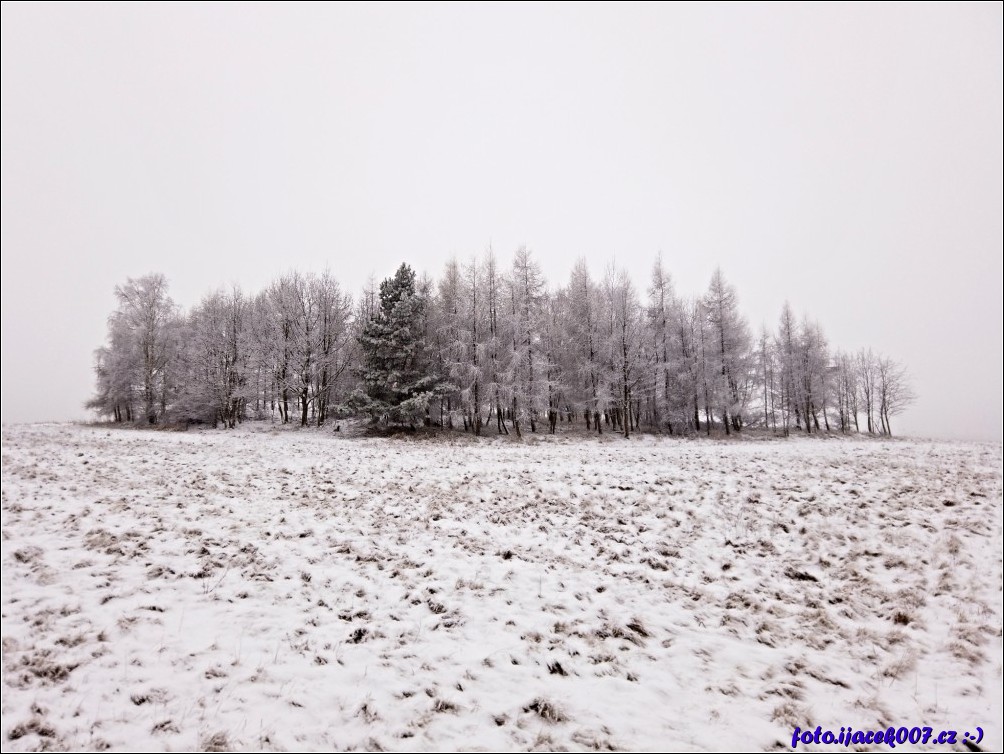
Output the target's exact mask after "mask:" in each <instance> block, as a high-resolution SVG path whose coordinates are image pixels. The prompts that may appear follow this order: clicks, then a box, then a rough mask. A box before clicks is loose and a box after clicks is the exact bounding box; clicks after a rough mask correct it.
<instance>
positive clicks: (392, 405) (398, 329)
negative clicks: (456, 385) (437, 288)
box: [351, 264, 452, 426]
mask: <svg viewBox="0 0 1004 754" xmlns="http://www.w3.org/2000/svg"><path fill="white" fill-rule="evenodd" d="M427 306H428V301H427V300H426V297H425V296H424V295H422V293H421V292H420V291H419V290H418V289H417V286H416V281H415V273H414V271H413V270H412V269H411V268H410V267H409V266H408V265H406V264H402V265H401V266H400V267H399V268H398V271H397V272H396V273H395V274H394V277H392V278H387V279H386V280H384V281H383V282H382V283H381V284H380V306H379V309H377V311H376V314H375V316H374V317H373V318H372V319H371V320H370V321H369V322H367V323H366V325H365V326H364V327H363V330H362V333H361V334H360V335H359V344H360V346H361V347H362V356H363V366H362V369H361V370H360V374H359V377H360V379H361V381H362V386H361V388H360V389H359V390H357V391H356V393H355V394H354V395H353V397H352V401H351V402H352V404H353V406H354V407H355V408H356V409H357V410H359V411H362V412H364V413H367V414H369V416H370V418H371V419H373V421H374V422H378V423H381V424H388V423H389V424H408V425H411V426H414V425H415V423H416V421H418V420H419V419H420V418H421V417H425V416H426V415H427V410H428V405H429V402H430V401H431V400H433V399H436V398H438V397H439V396H440V395H441V394H444V393H446V392H449V390H451V389H452V388H451V386H449V385H446V384H444V383H443V381H442V380H441V379H440V377H439V375H437V374H436V373H435V370H434V369H433V364H432V359H431V357H430V353H429V348H428V346H427V344H426V341H425V327H424V325H425V320H426V314H427V312H426V307H427Z"/></svg>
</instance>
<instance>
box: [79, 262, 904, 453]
mask: <svg viewBox="0 0 1004 754" xmlns="http://www.w3.org/2000/svg"><path fill="white" fill-rule="evenodd" d="M115 295H116V299H117V302H118V305H117V307H116V309H115V311H114V312H113V313H112V314H111V316H110V317H109V319H108V337H107V342H106V344H105V345H104V346H103V347H101V348H99V349H98V350H97V352H96V360H95V370H96V376H97V391H96V394H95V396H94V397H93V398H92V399H91V400H90V401H89V402H88V404H87V405H88V407H89V408H92V409H94V410H95V411H97V412H98V413H99V414H100V415H103V416H106V417H109V418H111V419H113V420H114V421H116V422H131V423H137V424H161V423H193V422H199V423H209V424H213V425H219V424H223V425H224V426H226V427H231V428H232V427H234V426H236V425H237V423H239V422H242V421H244V420H247V419H264V418H272V419H274V420H276V421H281V422H282V423H290V422H298V423H299V424H300V425H302V426H307V425H310V424H313V425H316V426H323V425H325V424H326V423H329V422H330V421H331V419H332V418H333V417H341V416H347V415H365V416H368V417H369V418H370V419H371V420H373V421H374V422H376V423H384V424H388V423H396V424H406V425H412V426H414V425H417V424H426V425H429V424H437V425H440V426H443V427H450V428H457V429H460V428H462V429H463V430H465V431H469V432H473V433H475V434H478V435H480V434H482V433H484V432H486V431H492V432H495V433H497V434H505V435H508V434H510V433H512V434H513V435H515V436H522V435H523V434H524V433H526V432H527V431H529V432H531V433H535V432H539V431H541V432H545V431H546V432H550V433H554V432H555V431H556V429H557V426H558V424H559V423H566V422H567V423H581V425H583V426H584V427H585V428H586V429H588V430H590V431H593V432H596V433H603V432H604V431H611V432H619V433H622V434H623V435H624V436H625V437H629V436H630V434H631V433H632V432H637V431H657V432H665V433H669V434H691V433H698V432H704V433H708V434H710V433H711V432H712V431H718V432H724V433H726V434H731V433H734V432H742V431H743V430H744V429H747V428H759V429H768V430H770V431H772V432H776V433H778V434H784V435H787V434H789V433H790V432H792V431H793V430H797V431H801V432H806V433H814V432H831V431H839V432H843V433H847V432H860V431H866V432H868V433H871V434H883V435H891V434H892V424H891V419H892V417H894V416H896V415H897V414H899V413H901V412H902V411H903V410H904V409H905V408H906V407H907V406H908V405H909V404H910V403H911V402H912V400H913V398H914V395H913V392H912V390H911V387H910V384H909V380H908V377H907V374H906V370H905V369H904V368H903V366H902V365H901V364H899V363H897V362H896V361H894V360H892V359H890V358H888V357H886V356H882V355H877V354H875V353H874V352H872V351H871V350H870V349H867V350H861V351H858V352H857V353H848V352H845V351H841V350H833V349H831V347H830V345H829V343H828V342H827V339H826V336H825V334H824V332H823V329H822V327H821V326H820V325H819V323H817V322H815V321H812V320H810V319H809V318H807V317H804V318H802V319H801V320H799V319H798V318H797V317H796V316H795V314H794V312H793V311H792V309H791V307H790V306H789V305H788V304H787V303H785V305H784V307H783V308H782V310H781V315H780V317H779V319H778V323H777V325H776V327H775V328H774V329H773V330H771V329H768V328H767V327H766V326H763V327H761V329H760V331H759V333H758V334H757V335H756V336H754V335H753V333H752V331H751V329H750V326H749V323H748V322H747V320H746V318H745V316H744V315H743V314H742V312H741V311H740V308H739V300H738V296H737V294H736V290H735V288H734V287H733V286H732V285H731V284H729V283H728V282H727V281H726V279H725V277H724V275H723V274H722V271H721V270H720V269H719V270H716V271H715V272H714V274H713V275H712V277H711V281H710V283H709V285H708V288H707V290H706V291H705V293H704V294H703V295H701V296H695V297H689V298H688V297H682V296H680V295H679V294H678V293H677V292H676V290H675V288H674V285H673V281H672V278H671V276H670V274H669V272H668V271H667V270H666V268H665V267H664V265H663V263H662V260H661V258H659V259H657V260H656V262H655V264H654V265H653V268H652V270H651V274H650V277H649V284H648V286H647V290H646V291H645V294H644V296H642V295H640V294H639V292H638V290H637V289H636V288H635V286H634V284H633V283H632V280H631V278H630V276H629V275H628V274H627V272H626V271H625V270H622V269H616V268H614V267H610V268H608V269H607V270H606V272H605V274H604V275H603V276H602V277H600V278H596V277H594V276H593V275H592V274H591V272H590V270H589V268H588V266H587V265H586V263H585V262H584V261H582V260H580V261H579V262H577V263H576V264H575V266H574V267H573V268H572V270H571V274H570V276H569V279H568V281H567V282H566V283H565V285H563V286H560V287H556V288H550V287H548V285H547V283H546V281H545V279H544V276H543V274H542V273H541V270H540V266H539V264H538V263H537V261H536V260H535V259H534V258H533V255H532V254H531V253H530V252H529V251H528V250H527V249H526V248H520V249H518V250H517V251H516V253H515V254H514V255H513V258H512V262H511V264H509V265H508V266H503V265H502V264H500V263H499V261H498V259H497V258H496V256H495V255H494V253H493V252H492V251H490V250H489V251H488V252H487V253H485V254H484V255H482V256H480V257H478V256H475V257H472V258H470V259H469V260H467V261H466V262H465V263H461V262H459V261H457V260H456V259H452V260H450V261H449V262H448V263H447V264H446V266H445V268H444V270H443V272H442V274H441V276H440V277H439V279H438V280H434V279H432V278H430V277H429V276H427V275H423V276H421V277H419V276H418V275H416V273H415V272H414V271H413V270H412V269H411V268H410V267H409V266H408V265H401V267H400V268H399V269H398V270H397V272H396V274H395V275H394V276H392V277H390V278H387V279H386V280H384V281H383V282H382V283H381V284H380V285H379V286H377V285H376V284H375V281H373V280H372V279H371V281H370V282H369V283H368V284H367V285H366V287H365V288H364V290H363V291H362V293H361V295H360V296H359V297H358V298H357V299H355V300H354V299H353V297H352V296H350V295H349V294H348V293H346V292H345V291H343V290H342V288H341V286H339V284H338V282H337V281H336V280H335V279H334V278H333V277H332V276H331V275H330V273H327V272H325V273H323V274H320V275H314V274H306V275H304V274H300V273H295V272H294V273H289V274H286V275H283V276H282V277H280V278H278V279H277V280H275V281H274V282H273V283H272V284H271V285H269V286H268V287H267V288H266V289H264V290H262V291H259V292H258V293H256V294H246V293H244V292H243V291H242V290H241V289H240V288H238V287H233V288H230V289H226V290H222V289H221V290H217V291H214V292H212V293H209V294H208V295H206V296H205V297H204V298H203V299H202V301H201V302H200V303H199V304H198V305H197V306H195V307H194V308H192V309H191V310H190V311H188V312H185V311H182V310H181V309H180V308H179V307H178V306H176V305H175V303H174V302H173V301H172V300H171V298H170V296H169V293H168V287H167V282H166V280H165V278H164V276H163V275H159V274H152V275H147V276H144V277H141V278H138V279H129V280H127V281H126V282H125V283H124V284H122V285H119V286H117V287H116V289H115Z"/></svg>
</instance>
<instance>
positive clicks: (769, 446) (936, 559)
mask: <svg viewBox="0 0 1004 754" xmlns="http://www.w3.org/2000/svg"><path fill="white" fill-rule="evenodd" d="M343 434H344V433H343ZM1001 463H1002V449H1001V445H1000V444H992V443H991V444H975V443H950V442H933V441H906V440H899V441H877V440H869V439H853V440H851V439H807V438H803V439H791V440H788V441H766V440H765V441H740V442H735V441H732V442H727V441H714V440H705V439H701V440H674V439H670V438H652V437H640V438H634V439H632V440H630V441H624V440H622V439H620V438H616V437H612V436H608V435H605V436H604V437H603V438H600V439H596V438H589V439H577V440H568V439H560V438H559V439H556V440H553V439H543V438H540V439H538V438H531V439H530V440H528V441H527V442H524V443H518V442H513V441H511V440H497V439H495V438H486V439H482V440H481V441H474V440H473V439H471V438H467V437H466V436H462V435H459V434H457V435H456V436H455V437H454V438H453V439H452V440H442V439H439V440H434V441H433V440H422V439H366V438H358V437H344V436H340V435H338V434H334V433H331V432H329V431H324V432H319V431H294V430H275V429H272V428H271V426H270V425H252V426H245V427H243V428H239V429H238V430H235V431H223V430H220V431H213V430H204V431H190V432H156V431H135V430H119V429H108V428H105V427H88V426H78V425H56V424H53V425H20V426H14V425H12V426H5V427H4V428H3V493H2V504H3V544H2V563H3V576H2V579H3V626H2V635H3V702H2V712H3V724H2V732H0V733H2V736H3V742H4V747H5V749H10V750H31V749H38V748H49V749H52V748H74V749H80V748H87V749H104V748H113V749H119V750H125V749H133V748H135V749H138V750H167V749H171V750H174V749H193V748H203V749H264V750H282V749H308V750H314V749H339V750H341V749H389V750H414V749H437V750H442V749H447V750H450V749H474V750H490V749H500V750H514V749H519V750H523V749H534V748H536V749H561V748H567V749H572V750H589V749H595V750H602V749H610V750H613V749H643V750H654V749H682V750H696V751H701V750H723V749H738V750H745V749H772V748H773V749H779V750H790V747H791V736H792V731H793V729H794V727H795V726H800V727H801V728H803V729H804V728H814V727H815V726H816V725H821V726H822V727H823V728H824V729H825V728H831V729H833V730H835V731H839V729H840V727H841V726H846V725H850V726H853V727H854V728H855V729H861V730H866V729H869V728H886V727H888V726H900V725H905V726H907V727H912V726H914V725H919V726H925V725H929V726H932V727H933V728H935V730H936V732H937V730H938V729H940V728H950V729H954V730H958V731H959V738H960V741H961V738H962V731H965V730H974V726H977V725H979V726H981V727H982V728H983V730H984V732H985V738H984V739H983V742H982V744H981V747H982V748H983V749H987V750H994V749H998V750H999V749H1000V748H1001V746H1002V744H1004V740H1002V735H1001V709H1002V706H1001V705H1002V698H1001V697H1002V693H1001V688H1002V687H1001V680H1002V679H1001V667H1002V649H1001V617H1002V608H1001V584H1002V560H1001V548H1002V521H1001ZM832 748H833V747H826V746H815V747H813V746H812V745H809V746H804V745H802V744H800V745H799V750H802V749H806V750H814V749H815V750H828V749H832ZM857 748H861V747H857ZM866 748H871V749H873V750H880V749H881V750H888V749H887V747H884V746H881V745H880V746H872V747H866ZM952 748H953V747H947V746H936V745H934V744H930V745H928V746H926V747H925V746H914V747H911V746H909V745H907V746H898V747H897V750H915V749H940V750H952ZM954 749H955V750H964V749H963V748H962V746H961V743H960V744H959V745H957V746H956V747H954ZM852 750H853V749H852Z"/></svg>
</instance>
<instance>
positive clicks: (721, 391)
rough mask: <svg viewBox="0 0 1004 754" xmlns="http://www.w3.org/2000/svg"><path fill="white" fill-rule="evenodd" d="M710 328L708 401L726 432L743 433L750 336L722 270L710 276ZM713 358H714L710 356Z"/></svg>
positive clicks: (707, 301) (707, 302)
mask: <svg viewBox="0 0 1004 754" xmlns="http://www.w3.org/2000/svg"><path fill="white" fill-rule="evenodd" d="M704 310H705V312H706V315H707V318H708V325H709V328H710V333H709V337H710V343H709V345H708V349H707V352H708V354H709V358H713V360H714V369H713V377H712V379H711V390H710V391H709V398H710V399H711V400H712V401H713V402H714V404H715V409H716V411H715V413H718V414H719V415H720V417H721V420H722V424H723V426H724V427H725V432H726V433H729V432H730V431H732V430H733V429H734V430H740V429H742V427H743V422H744V421H745V416H744V411H745V408H746V403H747V400H748V398H749V381H750V334H749V325H747V323H746V318H745V317H743V315H742V314H741V313H740V311H739V301H738V296H737V295H736V289H735V287H734V286H732V285H730V284H729V283H727V282H726V281H725V276H724V275H723V274H722V271H721V268H718V269H716V270H715V272H714V274H713V275H712V276H711V283H710V284H709V286H708V292H707V293H706V294H705V296H704ZM712 353H713V354H714V355H713V357H712V356H710V354H712Z"/></svg>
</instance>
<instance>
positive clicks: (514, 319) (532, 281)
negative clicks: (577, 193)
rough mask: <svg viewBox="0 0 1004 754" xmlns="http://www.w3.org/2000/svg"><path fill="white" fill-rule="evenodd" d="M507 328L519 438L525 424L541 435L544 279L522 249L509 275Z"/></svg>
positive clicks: (511, 391)
mask: <svg viewBox="0 0 1004 754" xmlns="http://www.w3.org/2000/svg"><path fill="white" fill-rule="evenodd" d="M507 283H508V286H507V288H508V291H507V301H506V306H505V309H504V312H505V320H504V323H503V325H504V328H505V335H506V340H507V344H508V345H509V346H510V348H509V350H508V354H507V361H506V365H505V370H504V373H503V374H504V381H505V384H506V385H507V386H508V391H507V392H508V393H509V397H510V401H511V403H510V406H511V409H510V410H511V417H510V418H511V419H512V423H513V428H514V429H515V430H516V436H517V437H519V436H521V435H522V428H523V426H524V422H526V423H528V424H529V425H530V431H531V432H536V431H537V418H538V417H539V416H540V415H541V413H542V412H543V411H544V409H545V406H546V405H547V398H546V395H547V387H546V370H547V364H546V354H545V352H544V350H543V348H542V346H541V343H540V330H541V323H540V319H541V312H542V305H543V301H544V297H545V289H544V277H543V275H542V274H541V272H540V266H539V265H538V264H537V262H536V260H535V259H534V258H533V256H532V255H531V253H530V251H529V250H528V249H527V248H526V247H525V246H521V247H520V248H519V249H517V251H516V254H515V255H514V256H513V263H512V270H511V271H510V274H509V279H508V281H507Z"/></svg>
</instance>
